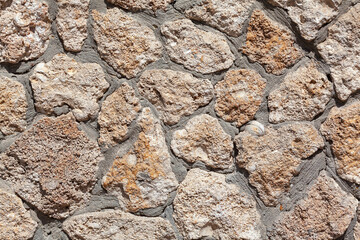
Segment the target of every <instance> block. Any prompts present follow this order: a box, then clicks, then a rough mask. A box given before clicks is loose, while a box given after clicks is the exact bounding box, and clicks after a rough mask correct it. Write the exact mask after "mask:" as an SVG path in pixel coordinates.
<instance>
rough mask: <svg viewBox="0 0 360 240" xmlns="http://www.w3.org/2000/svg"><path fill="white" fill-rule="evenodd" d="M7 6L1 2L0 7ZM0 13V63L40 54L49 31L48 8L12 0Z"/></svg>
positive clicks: (35, 2)
mask: <svg viewBox="0 0 360 240" xmlns="http://www.w3.org/2000/svg"><path fill="white" fill-rule="evenodd" d="M7 3H8V2H7V1H5V2H3V4H4V6H5V5H6V4H7ZM0 7H1V6H0ZM0 11H1V14H0V63H1V62H8V63H18V62H20V61H26V60H31V59H35V58H38V57H40V56H41V55H43V53H44V52H45V50H46V49H47V47H48V45H49V37H50V31H51V21H50V18H49V17H50V16H49V13H48V5H47V4H46V3H44V2H42V1H38V0H26V1H24V0H12V2H11V5H10V6H9V7H7V8H4V9H3V10H1V9H0Z"/></svg>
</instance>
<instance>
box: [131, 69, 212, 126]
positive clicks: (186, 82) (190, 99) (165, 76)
mask: <svg viewBox="0 0 360 240" xmlns="http://www.w3.org/2000/svg"><path fill="white" fill-rule="evenodd" d="M137 86H138V89H139V93H140V94H141V95H143V96H144V97H145V98H147V99H148V100H149V101H150V102H151V103H152V104H153V105H154V106H155V107H156V109H157V110H158V111H159V113H160V118H161V119H162V120H163V121H164V122H165V123H166V124H169V125H173V124H176V123H177V122H179V120H180V118H181V117H182V116H189V115H191V114H192V113H194V112H195V110H196V109H198V108H199V107H201V106H204V105H206V104H208V103H209V102H210V101H211V99H212V98H213V95H214V92H213V86H212V84H211V82H210V81H209V80H207V79H198V78H195V77H193V76H192V75H191V74H189V73H185V72H179V71H173V70H165V69H155V70H148V71H145V72H144V73H143V74H142V75H141V77H140V80H139V82H138V84H137Z"/></svg>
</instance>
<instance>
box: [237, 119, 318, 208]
mask: <svg viewBox="0 0 360 240" xmlns="http://www.w3.org/2000/svg"><path fill="white" fill-rule="evenodd" d="M235 144H236V147H237V148H238V150H239V155H238V157H237V159H236V160H237V164H238V165H239V167H240V168H245V169H246V170H247V171H248V172H249V182H250V184H251V185H253V186H254V187H255V188H256V190H257V191H258V193H259V196H260V198H261V200H263V202H264V203H265V205H267V206H276V204H277V203H278V199H279V197H280V195H281V194H282V193H285V192H287V191H288V190H289V188H290V181H291V179H292V178H293V177H294V176H295V175H297V174H298V173H299V172H298V169H297V168H298V166H299V165H300V163H301V159H305V158H308V157H310V156H311V155H312V154H314V153H315V152H316V151H317V150H318V149H319V148H322V147H324V142H323V139H322V137H321V136H320V135H319V134H318V131H317V130H316V129H315V128H314V127H313V126H312V125H311V124H309V123H293V124H288V125H285V126H283V127H280V128H279V129H277V130H275V129H273V128H271V127H267V128H266V129H265V134H264V135H263V136H255V135H253V134H251V133H249V132H241V133H240V134H239V135H238V136H237V137H236V138H235Z"/></svg>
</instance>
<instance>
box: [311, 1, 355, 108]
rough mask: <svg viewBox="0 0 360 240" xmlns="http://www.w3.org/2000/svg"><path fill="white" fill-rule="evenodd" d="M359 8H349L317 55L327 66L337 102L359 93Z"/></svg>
mask: <svg viewBox="0 0 360 240" xmlns="http://www.w3.org/2000/svg"><path fill="white" fill-rule="evenodd" d="M359 38H360V4H357V5H355V6H354V7H352V8H350V10H349V11H348V12H347V13H345V14H344V15H342V16H341V17H340V18H339V19H338V20H337V22H336V23H335V24H334V25H332V26H331V27H330V28H329V29H328V37H327V39H326V41H325V42H322V43H320V44H319V45H318V49H319V53H320V55H321V56H322V57H323V58H324V60H325V62H326V63H327V64H329V65H330V72H331V77H332V79H333V81H334V85H335V90H336V93H337V96H338V98H339V99H340V100H342V101H345V100H346V99H348V97H349V96H350V95H351V94H352V93H354V92H356V91H357V90H359V89H360V69H359V67H358V66H359V64H360V42H359V41H358V39H359Z"/></svg>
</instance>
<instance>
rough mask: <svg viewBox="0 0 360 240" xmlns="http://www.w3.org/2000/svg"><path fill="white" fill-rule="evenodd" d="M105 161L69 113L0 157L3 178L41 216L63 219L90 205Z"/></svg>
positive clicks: (46, 121)
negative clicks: (90, 192) (100, 163)
mask: <svg viewBox="0 0 360 240" xmlns="http://www.w3.org/2000/svg"><path fill="white" fill-rule="evenodd" d="M101 160H103V156H102V155H101V152H100V149H99V147H98V146H97V144H96V142H93V141H91V140H90V139H88V137H87V136H86V135H85V133H84V132H82V131H79V130H78V125H77V124H76V121H75V119H74V117H73V116H72V115H71V113H69V114H68V115H63V116H61V117H58V118H48V117H45V118H43V119H41V120H39V121H38V122H37V123H35V124H34V125H33V126H32V127H31V128H30V129H28V130H26V131H25V132H24V133H23V134H22V135H21V136H20V137H19V138H18V139H17V140H16V141H15V142H14V143H13V144H12V145H11V146H10V147H9V148H8V149H7V150H6V151H5V152H4V153H3V154H2V155H0V177H1V178H2V179H4V180H6V181H8V182H9V183H11V185H12V187H13V189H14V190H15V192H16V193H17V194H18V195H19V196H20V197H21V198H22V199H24V200H25V201H27V202H29V203H31V204H32V205H34V206H35V207H36V208H37V209H39V210H40V211H41V212H43V213H45V214H47V215H49V216H50V217H53V218H65V217H67V216H69V214H71V213H73V212H74V211H75V210H76V209H78V208H80V207H83V206H84V205H85V204H86V202H87V200H88V199H89V197H90V194H89V191H90V190H91V189H92V187H93V186H94V184H95V180H96V176H95V173H96V171H97V168H98V167H97V165H98V163H99V162H100V161H101Z"/></svg>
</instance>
